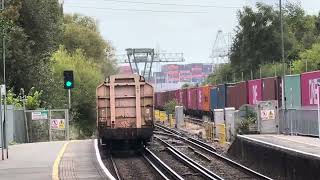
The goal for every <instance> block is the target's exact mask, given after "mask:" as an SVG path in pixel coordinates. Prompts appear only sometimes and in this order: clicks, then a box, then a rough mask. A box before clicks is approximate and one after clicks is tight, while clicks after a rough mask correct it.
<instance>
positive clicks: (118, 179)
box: [110, 155, 121, 180]
mask: <svg viewBox="0 0 320 180" xmlns="http://www.w3.org/2000/svg"><path fill="white" fill-rule="evenodd" d="M110 160H111V162H112V167H113V170H114V172H115V173H116V176H117V180H121V176H120V173H119V170H118V167H117V164H116V162H115V161H114V160H113V158H112V156H111V155H110Z"/></svg>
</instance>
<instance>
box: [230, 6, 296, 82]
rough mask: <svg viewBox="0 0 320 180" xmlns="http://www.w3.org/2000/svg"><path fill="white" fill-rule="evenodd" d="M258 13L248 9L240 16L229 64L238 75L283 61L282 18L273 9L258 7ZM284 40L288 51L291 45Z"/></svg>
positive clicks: (240, 13) (247, 75)
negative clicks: (260, 66) (281, 41)
mask: <svg viewBox="0 0 320 180" xmlns="http://www.w3.org/2000/svg"><path fill="white" fill-rule="evenodd" d="M256 6H257V11H254V10H253V9H252V8H249V7H245V8H244V9H243V11H240V12H238V19H239V26H238V27H237V30H236V36H235V39H234V43H233V45H232V48H231V55H230V61H231V64H232V67H233V68H235V71H236V72H244V74H245V76H246V77H247V78H248V77H249V76H250V71H251V70H253V71H257V69H258V68H259V65H260V64H265V63H270V62H273V61H279V60H280V59H281V47H280V45H281V43H280V39H281V38H280V32H279V26H280V22H279V18H278V17H279V16H278V13H277V11H275V10H274V9H273V7H272V6H268V5H265V4H262V3H257V5H256ZM288 39H289V37H288V36H285V41H286V42H285V43H286V46H285V47H286V48H287V49H288V48H289V47H290V46H291V45H290V41H289V40H288Z"/></svg>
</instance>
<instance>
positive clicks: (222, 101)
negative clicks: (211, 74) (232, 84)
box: [217, 84, 226, 109]
mask: <svg viewBox="0 0 320 180" xmlns="http://www.w3.org/2000/svg"><path fill="white" fill-rule="evenodd" d="M217 90H218V109H223V108H225V107H226V85H225V84H220V85H218V87H217Z"/></svg>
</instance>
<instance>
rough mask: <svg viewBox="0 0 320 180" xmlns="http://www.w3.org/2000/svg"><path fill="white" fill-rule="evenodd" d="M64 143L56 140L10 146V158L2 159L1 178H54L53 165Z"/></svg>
mask: <svg viewBox="0 0 320 180" xmlns="http://www.w3.org/2000/svg"><path fill="white" fill-rule="evenodd" d="M64 143H65V142H63V141H58V142H57V141H56V142H43V143H30V144H19V145H12V146H9V159H5V160H3V161H2V160H0V179H1V180H22V179H23V180H47V179H52V167H53V164H54V161H55V159H56V157H57V154H58V153H59V151H60V149H61V148H62V146H63V145H64Z"/></svg>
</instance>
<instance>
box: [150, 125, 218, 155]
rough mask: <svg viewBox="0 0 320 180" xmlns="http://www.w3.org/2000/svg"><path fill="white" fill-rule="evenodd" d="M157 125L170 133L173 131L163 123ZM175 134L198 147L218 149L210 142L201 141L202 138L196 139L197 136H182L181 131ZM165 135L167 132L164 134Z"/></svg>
mask: <svg viewBox="0 0 320 180" xmlns="http://www.w3.org/2000/svg"><path fill="white" fill-rule="evenodd" d="M156 126H157V127H159V128H160V129H162V130H164V131H166V132H168V133H169V132H170V133H172V131H171V130H170V128H167V127H165V126H162V125H159V124H157V125H156ZM173 131H175V130H173ZM173 134H174V135H175V136H176V137H178V138H180V139H182V140H184V141H186V142H187V143H189V144H192V145H194V146H196V147H198V148H201V149H203V148H206V149H208V150H211V151H217V150H216V149H215V148H214V147H212V146H210V145H209V144H207V143H205V142H202V141H200V140H198V139H195V138H192V137H187V138H184V137H182V136H181V135H180V134H181V133H180V132H179V134H177V133H173ZM164 135H165V134H164Z"/></svg>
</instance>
